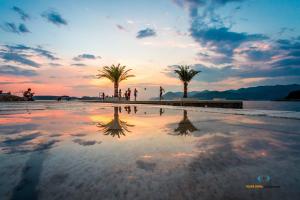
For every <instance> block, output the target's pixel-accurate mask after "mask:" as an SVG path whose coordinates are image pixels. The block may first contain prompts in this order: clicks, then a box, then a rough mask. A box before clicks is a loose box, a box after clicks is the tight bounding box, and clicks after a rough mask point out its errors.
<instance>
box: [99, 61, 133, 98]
mask: <svg viewBox="0 0 300 200" xmlns="http://www.w3.org/2000/svg"><path fill="white" fill-rule="evenodd" d="M130 71H131V69H127V70H126V66H121V65H120V64H118V65H117V66H115V65H112V66H110V67H109V66H104V67H103V69H102V70H99V72H100V73H99V74H98V75H97V77H98V78H107V79H109V80H111V82H113V83H114V97H118V90H119V84H120V82H121V81H124V80H126V79H128V78H130V77H134V75H131V74H129V72H130Z"/></svg>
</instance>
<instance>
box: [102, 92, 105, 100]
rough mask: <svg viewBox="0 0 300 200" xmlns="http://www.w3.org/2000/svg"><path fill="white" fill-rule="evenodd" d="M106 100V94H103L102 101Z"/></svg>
mask: <svg viewBox="0 0 300 200" xmlns="http://www.w3.org/2000/svg"><path fill="white" fill-rule="evenodd" d="M104 99H105V94H104V92H102V101H104Z"/></svg>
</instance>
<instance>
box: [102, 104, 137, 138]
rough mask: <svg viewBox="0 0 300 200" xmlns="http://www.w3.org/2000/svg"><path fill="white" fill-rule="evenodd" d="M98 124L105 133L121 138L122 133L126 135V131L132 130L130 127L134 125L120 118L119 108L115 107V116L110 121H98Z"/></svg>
mask: <svg viewBox="0 0 300 200" xmlns="http://www.w3.org/2000/svg"><path fill="white" fill-rule="evenodd" d="M96 126H97V127H98V128H101V129H102V131H103V132H104V135H111V136H113V137H115V136H117V137H118V138H120V137H121V136H122V135H123V136H125V133H126V132H130V130H129V127H133V126H134V125H131V124H129V123H127V122H126V121H123V120H120V118H119V108H118V107H114V118H113V119H112V120H111V121H110V122H108V123H102V122H98V123H97V124H96Z"/></svg>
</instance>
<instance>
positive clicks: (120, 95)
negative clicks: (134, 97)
mask: <svg viewBox="0 0 300 200" xmlns="http://www.w3.org/2000/svg"><path fill="white" fill-rule="evenodd" d="M121 98H122V90H121V89H119V101H120V100H121Z"/></svg>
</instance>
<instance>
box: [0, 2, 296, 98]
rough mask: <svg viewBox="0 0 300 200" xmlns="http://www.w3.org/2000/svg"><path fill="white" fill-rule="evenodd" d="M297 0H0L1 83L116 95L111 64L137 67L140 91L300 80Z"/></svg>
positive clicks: (15, 89)
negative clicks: (102, 75) (181, 72)
mask: <svg viewBox="0 0 300 200" xmlns="http://www.w3.org/2000/svg"><path fill="white" fill-rule="evenodd" d="M299 19H300V1H299V0H289V1H287V0H152V1H146V0H131V1H129V0H128V1H124V0H112V1H99V0H64V1H61V0H43V1H42V0H26V1H24V0H0V90H3V91H4V92H6V91H11V92H12V93H13V94H16V95H21V93H22V92H23V91H24V90H26V89H27V88H28V87H30V88H32V90H33V91H34V92H35V93H36V95H69V96H98V94H99V92H105V93H106V94H109V95H112V94H113V84H112V83H111V82H110V81H109V80H105V79H97V78H96V75H97V73H98V70H100V69H101V68H102V67H103V66H110V65H112V64H115V65H116V64H118V63H120V64H121V65H125V66H127V68H128V69H132V74H134V75H135V77H134V78H130V79H128V80H126V81H124V82H121V84H120V87H121V89H123V91H124V90H125V89H126V88H128V87H130V88H137V89H138V90H139V97H140V99H148V98H151V97H155V96H157V95H158V94H159V86H160V85H161V86H163V87H164V88H165V90H166V91H181V90H182V83H181V82H180V81H179V79H178V78H177V77H176V75H175V74H174V69H175V68H176V67H177V66H178V65H190V66H191V68H193V69H195V70H200V71H201V73H200V74H199V75H197V76H196V77H195V78H194V79H193V81H191V83H190V85H189V90H190V91H202V90H220V91H223V90H227V89H237V88H241V87H252V86H258V85H276V84H294V83H296V84H300V23H299Z"/></svg>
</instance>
